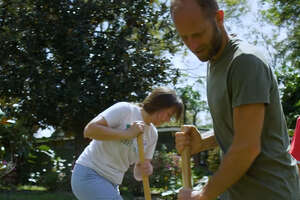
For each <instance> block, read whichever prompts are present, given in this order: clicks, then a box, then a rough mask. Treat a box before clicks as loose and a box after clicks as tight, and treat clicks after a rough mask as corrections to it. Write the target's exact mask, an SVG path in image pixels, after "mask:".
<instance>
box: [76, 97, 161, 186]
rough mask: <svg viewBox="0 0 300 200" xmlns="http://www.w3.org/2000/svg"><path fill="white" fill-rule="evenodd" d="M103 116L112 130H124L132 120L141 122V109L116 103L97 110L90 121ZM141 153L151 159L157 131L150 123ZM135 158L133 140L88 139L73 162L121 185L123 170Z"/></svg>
mask: <svg viewBox="0 0 300 200" xmlns="http://www.w3.org/2000/svg"><path fill="white" fill-rule="evenodd" d="M101 116H102V117H104V119H105V120H106V121H107V124H108V126H109V127H111V128H115V129H127V128H128V127H129V126H130V124H132V123H133V122H135V121H143V118H142V114H141V108H140V107H138V106H137V105H134V104H131V103H126V102H120V103H116V104H114V105H113V106H111V107H109V108H108V109H106V110H105V111H103V112H102V113H100V114H99V115H98V116H97V117H96V118H94V119H93V121H95V120H98V119H99V118H100V117H101ZM143 139H144V152H145V158H146V159H152V157H153V154H154V150H155V147H156V143H157V139H158V134H157V130H156V128H155V127H154V125H153V124H150V125H149V126H146V127H145V130H144V134H143ZM138 161H139V155H138V148H137V140H136V138H133V139H130V140H115V141H101V140H92V141H91V142H90V144H89V145H88V146H87V147H86V148H85V149H84V151H83V152H82V153H81V155H80V156H79V158H78V159H77V160H76V163H78V164H81V165H83V166H86V167H89V168H91V169H93V170H95V171H96V172H97V173H98V174H100V175H101V176H103V177H105V178H107V179H108V180H110V181H111V182H112V183H115V184H121V183H122V180H123V177H124V174H125V172H126V171H127V170H128V168H129V166H130V165H131V164H134V163H136V162H138Z"/></svg>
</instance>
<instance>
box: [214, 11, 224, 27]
mask: <svg viewBox="0 0 300 200" xmlns="http://www.w3.org/2000/svg"><path fill="white" fill-rule="evenodd" d="M215 17H216V22H217V24H218V25H223V24H224V11H223V10H218V11H217V12H216V16H215Z"/></svg>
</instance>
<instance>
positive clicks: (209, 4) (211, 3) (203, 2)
mask: <svg viewBox="0 0 300 200" xmlns="http://www.w3.org/2000/svg"><path fill="white" fill-rule="evenodd" d="M185 1H186V0H171V15H172V17H173V16H174V14H175V12H176V10H177V9H180V6H181V5H182V4H184V2H185ZM193 1H195V2H197V4H198V5H199V7H201V9H202V10H203V11H204V13H205V14H206V15H207V16H208V17H214V16H215V14H216V12H217V11H218V10H219V6H218V3H217V1H216V0H193Z"/></svg>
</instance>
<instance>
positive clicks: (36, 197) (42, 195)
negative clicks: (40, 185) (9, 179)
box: [0, 191, 76, 200]
mask: <svg viewBox="0 0 300 200" xmlns="http://www.w3.org/2000/svg"><path fill="white" fill-rule="evenodd" d="M0 199H3V200H76V198H75V197H74V195H73V194H72V193H70V192H41V191H39V192H33V191H16V192H11V191H10V192H7V191H6V192H0Z"/></svg>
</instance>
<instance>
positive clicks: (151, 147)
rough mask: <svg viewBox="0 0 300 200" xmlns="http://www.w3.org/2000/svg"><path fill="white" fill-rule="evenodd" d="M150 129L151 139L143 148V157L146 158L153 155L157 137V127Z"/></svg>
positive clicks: (150, 157)
mask: <svg viewBox="0 0 300 200" xmlns="http://www.w3.org/2000/svg"><path fill="white" fill-rule="evenodd" d="M151 131H153V133H152V134H151V135H152V137H151V141H150V143H149V145H148V146H147V147H146V148H145V158H146V159H152V158H153V155H154V151H155V148H156V144H157V139H158V134H157V129H156V128H153V129H152V130H151Z"/></svg>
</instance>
